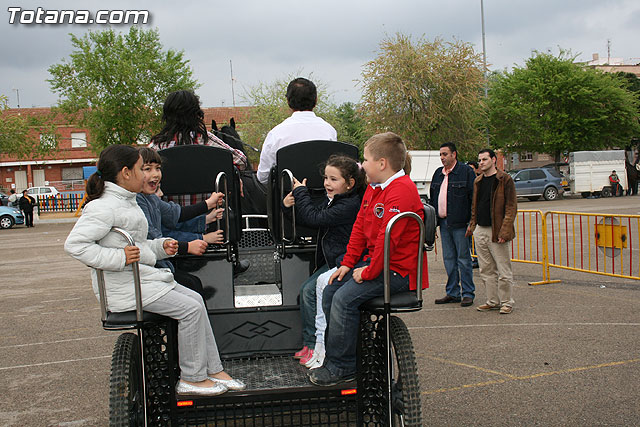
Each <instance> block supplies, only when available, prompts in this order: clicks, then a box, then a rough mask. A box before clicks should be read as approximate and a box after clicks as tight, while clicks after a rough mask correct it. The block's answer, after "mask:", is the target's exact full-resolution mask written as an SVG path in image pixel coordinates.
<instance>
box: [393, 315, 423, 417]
mask: <svg viewBox="0 0 640 427" xmlns="http://www.w3.org/2000/svg"><path fill="white" fill-rule="evenodd" d="M391 345H392V347H393V349H392V356H393V360H392V370H391V378H392V382H393V385H392V394H393V407H394V414H393V418H394V420H393V421H394V425H395V426H406V427H413V426H415V427H420V426H422V402H421V400H420V384H419V380H418V369H417V366H416V355H415V351H414V349H413V342H412V341H411V335H409V330H408V329H407V326H406V325H405V324H404V322H403V321H402V319H400V318H399V317H396V316H391Z"/></svg>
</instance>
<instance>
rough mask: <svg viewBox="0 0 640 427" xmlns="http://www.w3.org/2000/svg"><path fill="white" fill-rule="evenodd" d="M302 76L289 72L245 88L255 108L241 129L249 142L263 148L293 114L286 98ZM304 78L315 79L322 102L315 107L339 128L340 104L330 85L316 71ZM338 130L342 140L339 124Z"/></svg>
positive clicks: (255, 159) (246, 99) (255, 158)
mask: <svg viewBox="0 0 640 427" xmlns="http://www.w3.org/2000/svg"><path fill="white" fill-rule="evenodd" d="M300 76H302V74H301V73H300V72H299V73H297V74H295V75H294V74H289V75H288V76H286V77H283V78H280V79H276V80H274V81H272V82H269V83H266V82H260V83H258V84H257V85H255V86H250V87H249V88H247V89H245V91H244V94H243V95H242V100H243V102H245V103H246V104H248V105H251V106H252V107H253V108H252V109H251V113H250V116H249V120H248V121H247V122H246V123H244V124H243V125H242V127H241V128H240V129H239V132H240V134H241V135H242V138H243V140H244V141H245V142H246V143H248V144H249V145H251V146H253V147H256V148H261V147H262V144H263V143H264V139H265V138H266V137H267V134H268V133H269V131H270V130H271V129H273V127H274V126H276V125H278V124H279V123H280V122H282V121H283V120H285V119H286V118H287V117H289V116H291V109H290V108H289V105H288V104H287V98H286V94H287V86H288V85H289V82H291V81H292V80H293V79H295V78H297V77H300ZM303 77H306V78H308V79H309V80H311V81H312V82H314V84H315V85H316V88H317V90H318V104H317V105H316V108H315V109H314V110H313V111H314V113H315V114H316V115H318V116H319V117H322V118H323V119H325V120H326V121H327V122H329V123H330V124H331V125H333V126H334V127H336V124H337V122H338V119H337V107H336V106H335V104H333V103H332V101H331V96H330V95H329V94H328V90H327V85H326V84H324V83H323V82H322V81H319V80H318V79H317V78H315V77H314V76H313V75H312V74H309V75H307V76H303ZM336 130H337V131H338V139H339V140H340V137H341V135H340V132H339V130H338V127H336ZM248 154H249V155H250V157H251V160H252V162H253V163H255V164H257V163H258V160H259V154H257V153H248Z"/></svg>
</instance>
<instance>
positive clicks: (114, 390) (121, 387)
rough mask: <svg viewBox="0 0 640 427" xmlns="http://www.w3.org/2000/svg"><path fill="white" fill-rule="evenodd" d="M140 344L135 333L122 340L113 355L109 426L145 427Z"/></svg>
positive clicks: (126, 335) (125, 336)
mask: <svg viewBox="0 0 640 427" xmlns="http://www.w3.org/2000/svg"><path fill="white" fill-rule="evenodd" d="M141 366H142V365H141V363H140V344H139V342H138V336H137V335H135V334H132V333H126V334H122V335H120V336H119V337H118V341H116V345H115V347H114V349H113V355H112V356H111V381H110V385H109V425H110V426H118V427H120V426H138V425H143V421H144V420H143V417H144V415H143V407H142V405H144V399H143V396H142V387H141V384H140V381H141V378H142V375H141Z"/></svg>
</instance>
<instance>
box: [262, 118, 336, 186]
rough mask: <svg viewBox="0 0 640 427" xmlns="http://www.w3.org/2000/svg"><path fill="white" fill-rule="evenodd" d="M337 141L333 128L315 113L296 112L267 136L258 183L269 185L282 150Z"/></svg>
mask: <svg viewBox="0 0 640 427" xmlns="http://www.w3.org/2000/svg"><path fill="white" fill-rule="evenodd" d="M337 139H338V134H337V132H336V130H335V129H334V128H333V126H331V125H330V124H329V123H327V122H326V121H324V120H323V119H321V118H320V117H318V116H316V115H315V113H314V112H313V111H294V112H293V114H291V116H290V117H288V118H287V119H286V120H284V121H283V122H282V123H280V124H279V125H278V126H276V127H274V128H273V129H271V131H270V132H269V133H268V134H267V137H266V138H265V140H264V144H263V145H262V151H261V153H260V163H259V164H258V181H260V182H261V183H263V184H266V183H267V181H268V180H269V171H270V170H271V167H273V165H275V164H276V151H278V150H279V149H280V148H282V147H286V146H287V145H291V144H295V143H296V142H303V141H313V140H325V141H327V140H328V141H336V140H337Z"/></svg>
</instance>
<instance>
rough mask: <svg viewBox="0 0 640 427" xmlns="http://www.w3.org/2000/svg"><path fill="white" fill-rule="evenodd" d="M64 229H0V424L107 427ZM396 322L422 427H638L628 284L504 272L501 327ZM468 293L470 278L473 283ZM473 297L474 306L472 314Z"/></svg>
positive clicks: (454, 321) (88, 313) (436, 293)
mask: <svg viewBox="0 0 640 427" xmlns="http://www.w3.org/2000/svg"><path fill="white" fill-rule="evenodd" d="M612 200H613V199H598V200H583V199H575V200H560V201H557V202H523V203H520V208H522V209H542V210H548V209H557V210H573V211H579V212H584V211H589V210H590V211H594V212H603V213H609V212H612V210H615V212H616V213H628V214H638V213H640V197H624V198H619V199H615V201H616V204H615V206H614V205H612V203H611V201H612ZM71 226H72V224H70V223H45V222H41V223H37V224H36V227H35V228H33V229H25V228H23V227H17V228H14V229H11V230H0V383H1V384H2V390H3V393H1V394H0V425H3V426H5V425H6V426H98V425H107V424H108V379H109V365H110V355H111V350H112V347H113V343H114V342H115V339H116V337H117V335H118V333H115V332H114V333H109V332H105V331H103V330H102V328H101V327H100V322H99V316H100V313H99V306H98V303H97V301H96V300H95V297H94V296H93V293H92V291H91V287H90V282H89V270H88V268H86V267H84V266H83V265H81V264H80V263H78V262H76V261H74V260H72V259H71V258H69V257H68V256H66V255H65V254H64V252H63V250H62V243H63V241H64V239H65V237H66V235H67V233H68V232H69V230H70V229H71ZM429 262H430V266H429V267H430V278H431V288H430V289H429V290H427V291H426V292H425V294H424V298H425V309H423V310H422V311H421V312H419V313H413V314H408V315H404V316H403V318H404V319H405V321H406V323H407V324H408V326H409V327H410V330H411V334H412V337H413V340H414V344H415V347H416V353H417V355H418V363H419V374H420V381H421V390H422V403H423V413H424V419H425V423H424V424H425V425H434V426H439V425H481V426H495V425H572V426H582V425H620V426H630V425H639V424H640V397H639V396H640V282H636V281H633V280H624V279H616V278H609V277H603V276H595V275H588V274H580V273H573V272H566V271H564V272H563V271H558V270H554V271H552V277H553V278H559V279H562V283H560V284H554V285H546V286H536V287H531V286H528V285H527V283H528V282H531V281H536V280H540V278H541V270H540V267H538V266H531V265H525V264H514V268H515V275H516V287H515V293H514V297H515V299H516V306H515V309H514V312H513V313H512V314H510V315H499V314H498V313H497V312H488V313H481V312H478V311H476V310H475V308H474V307H471V308H462V307H460V306H459V305H455V304H450V305H446V306H436V305H434V304H433V300H434V299H435V298H438V297H440V296H443V295H444V283H445V280H446V276H445V273H444V268H443V266H442V259H441V256H440V254H436V253H433V254H431V255H430V260H429ZM474 273H475V275H476V284H477V285H478V284H479V283H480V282H479V279H478V276H477V270H474ZM483 296H484V290H483V289H478V292H477V300H476V304H475V306H477V305H478V304H479V303H481V302H482V298H483Z"/></svg>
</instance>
